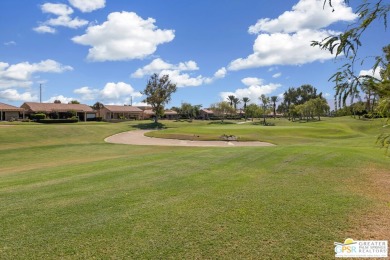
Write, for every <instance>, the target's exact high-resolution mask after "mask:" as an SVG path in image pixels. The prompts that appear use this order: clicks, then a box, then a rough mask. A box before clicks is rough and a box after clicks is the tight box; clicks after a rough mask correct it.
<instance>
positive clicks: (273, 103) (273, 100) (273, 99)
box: [271, 96, 279, 119]
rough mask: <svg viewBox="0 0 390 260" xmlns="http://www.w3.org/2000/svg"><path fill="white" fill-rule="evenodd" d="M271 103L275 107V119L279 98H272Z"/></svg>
mask: <svg viewBox="0 0 390 260" xmlns="http://www.w3.org/2000/svg"><path fill="white" fill-rule="evenodd" d="M271 102H272V106H273V110H274V111H273V112H274V119H275V118H276V102H279V97H278V96H272V97H271Z"/></svg>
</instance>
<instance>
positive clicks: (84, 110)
mask: <svg viewBox="0 0 390 260" xmlns="http://www.w3.org/2000/svg"><path fill="white" fill-rule="evenodd" d="M21 108H24V109H25V111H26V115H31V114H36V113H44V114H46V116H47V117H49V118H52V117H53V116H54V115H55V116H56V117H57V116H58V118H67V117H69V113H70V112H75V113H76V114H77V116H78V118H79V120H80V121H87V119H93V118H95V117H96V111H95V110H93V109H92V108H91V107H90V106H88V105H84V104H62V103H36V102H25V103H23V105H22V106H21Z"/></svg>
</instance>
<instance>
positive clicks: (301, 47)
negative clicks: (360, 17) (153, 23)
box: [228, 0, 357, 70]
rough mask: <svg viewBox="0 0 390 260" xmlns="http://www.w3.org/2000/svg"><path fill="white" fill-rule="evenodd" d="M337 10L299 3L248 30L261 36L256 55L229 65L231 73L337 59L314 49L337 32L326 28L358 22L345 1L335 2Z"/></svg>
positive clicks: (315, 0)
mask: <svg viewBox="0 0 390 260" xmlns="http://www.w3.org/2000/svg"><path fill="white" fill-rule="evenodd" d="M332 4H333V8H334V10H333V9H332V8H331V7H329V6H328V5H327V4H325V5H323V1H320V0H300V1H299V2H298V3H297V4H296V5H294V6H293V7H292V10H291V11H287V12H284V13H283V14H281V15H280V16H279V17H278V18H276V19H270V18H264V19H260V20H258V21H257V23H256V24H255V25H252V26H250V27H249V29H248V32H249V33H251V34H258V36H257V39H256V41H255V43H254V45H253V53H252V54H250V55H249V56H248V57H246V58H239V59H236V60H234V61H232V62H231V63H230V64H229V67H228V69H229V70H241V69H248V68H256V67H264V66H274V65H302V64H306V63H310V62H314V61H321V62H322V61H325V60H328V59H332V58H333V57H334V56H333V55H331V54H330V53H329V52H328V51H326V50H321V49H320V48H315V47H312V46H311V42H312V41H322V40H323V39H325V38H326V37H329V36H331V35H335V34H336V32H334V31H331V30H326V29H324V28H326V27H327V26H329V25H331V24H333V23H335V22H340V21H345V22H351V21H353V20H354V19H356V18H357V16H356V14H354V12H353V10H352V8H350V7H347V6H346V5H345V3H344V1H343V0H334V1H332Z"/></svg>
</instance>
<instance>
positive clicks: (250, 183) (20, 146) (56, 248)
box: [0, 118, 389, 259]
mask: <svg viewBox="0 0 390 260" xmlns="http://www.w3.org/2000/svg"><path fill="white" fill-rule="evenodd" d="M134 124H135V123H132V124H129V123H118V124H107V123H96V124H77V125H45V126H41V125H35V124H15V125H14V126H12V127H0V143H1V146H0V158H1V159H0V160H1V164H0V223H2V224H1V229H0V256H1V258H9V259H26V258H33V259H38V258H49V259H50V258H64V259H74V258H137V259H138V258H229V259H230V258H235V259H237V258H275V257H277V258H286V259H302V258H305V259H307V258H313V259H321V258H322V259H324V258H331V257H333V256H334V253H333V242H334V241H339V242H341V241H343V240H344V239H345V238H347V237H353V238H354V239H365V238H366V237H357V235H358V234H359V233H358V232H359V230H357V231H356V230H355V229H356V227H357V226H359V225H361V224H366V223H365V222H364V218H363V217H364V215H365V214H366V213H367V212H369V211H373V212H375V211H376V210H378V212H379V210H381V211H380V212H382V213H383V212H387V211H386V206H387V207H389V205H387V204H386V203H389V200H387V199H388V197H386V196H385V195H386V194H385V193H384V192H383V190H382V189H381V186H375V185H374V187H373V188H372V189H370V190H369V191H367V190H366V189H365V187H367V184H368V183H369V182H370V181H371V178H370V177H371V176H369V175H368V173H367V171H366V169H370V171H369V174H375V173H377V172H381V173H382V175H381V176H382V177H381V178H388V177H389V172H388V169H389V161H388V159H387V158H386V157H384V154H383V152H382V151H381V150H379V149H378V148H377V147H375V145H374V140H375V134H376V133H377V132H376V131H377V129H376V127H377V126H378V127H379V122H373V121H370V122H369V121H367V122H364V121H357V120H352V119H350V118H342V119H332V120H330V119H327V120H326V121H324V122H316V123H306V124H298V123H295V124H293V123H289V122H286V121H280V124H278V126H275V127H262V126H252V125H246V124H244V125H217V124H211V125H209V124H207V123H205V122H193V123H186V122H181V123H178V122H168V123H166V125H167V127H168V129H167V130H164V131H159V132H158V133H155V134H158V135H165V134H178V135H185V136H191V135H199V136H202V138H203V136H204V138H205V139H207V138H210V137H211V136H220V135H221V134H224V133H225V134H236V135H238V136H242V137H243V138H247V139H248V140H253V139H254V140H262V141H270V142H273V143H276V144H278V146H276V147H241V148H233V147H232V148H229V149H226V148H200V147H199V148H187V147H147V146H145V147H144V146H128V145H115V144H107V143H104V142H103V139H104V138H105V137H107V136H109V135H111V134H114V133H118V132H121V131H127V130H131V129H133V126H134ZM278 136H279V138H278ZM378 197H381V198H382V199H378ZM379 220H381V218H379ZM363 222H364V223H363ZM378 224H379V226H381V225H382V224H383V222H379V223H378ZM385 229H386V228H385V227H384V228H383V229H382V231H383V230H384V232H383V233H382V235H383V236H385V235H387V234H389V233H386V232H387V231H388V230H385ZM370 232H371V231H370V230H369V232H368V233H367V234H369V235H371V236H376V237H375V238H376V239H380V238H379V237H378V234H376V233H372V232H371V233H370ZM382 239H384V238H382Z"/></svg>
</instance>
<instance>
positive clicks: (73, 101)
mask: <svg viewBox="0 0 390 260" xmlns="http://www.w3.org/2000/svg"><path fill="white" fill-rule="evenodd" d="M69 104H80V102H79V101H77V100H71V101H70V102H69Z"/></svg>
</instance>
